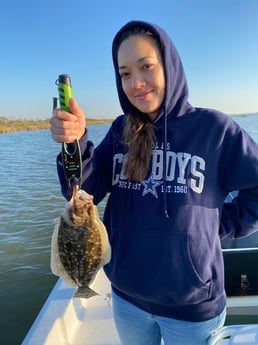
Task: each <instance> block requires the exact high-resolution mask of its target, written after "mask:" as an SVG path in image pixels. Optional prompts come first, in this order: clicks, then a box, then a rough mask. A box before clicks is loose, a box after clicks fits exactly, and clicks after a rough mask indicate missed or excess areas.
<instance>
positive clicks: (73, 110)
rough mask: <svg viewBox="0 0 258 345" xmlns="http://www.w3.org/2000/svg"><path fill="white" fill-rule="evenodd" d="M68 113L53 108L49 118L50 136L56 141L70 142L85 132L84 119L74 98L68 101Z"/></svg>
mask: <svg viewBox="0 0 258 345" xmlns="http://www.w3.org/2000/svg"><path fill="white" fill-rule="evenodd" d="M69 107H70V113H68V112H66V111H64V110H61V109H55V110H54V111H53V115H52V117H51V119H50V131H51V134H52V138H53V139H54V140H55V141H56V142H58V143H62V142H65V143H71V142H73V141H74V140H76V139H80V138H81V137H82V136H83V135H84V133H85V126H86V119H85V116H84V112H83V110H82V109H81V108H80V107H79V105H78V103H77V102H76V101H75V99H72V98H71V99H70V101H69Z"/></svg>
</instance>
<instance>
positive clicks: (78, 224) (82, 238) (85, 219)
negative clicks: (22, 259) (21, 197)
mask: <svg viewBox="0 0 258 345" xmlns="http://www.w3.org/2000/svg"><path fill="white" fill-rule="evenodd" d="M92 199H93V198H92V196H90V195H89V194H87V193H86V192H85V191H82V190H79V191H75V192H74V194H73V197H72V199H71V200H70V202H69V203H68V204H67V205H66V208H65V211H64V212H63V214H62V215H61V217H60V219H59V222H58V224H57V226H56V228H55V230H54V233H53V237H52V245H51V269H52V272H53V273H54V274H57V275H59V276H60V277H62V278H63V280H64V281H66V282H67V283H68V284H69V285H71V286H75V287H77V291H76V292H75V294H74V297H82V298H90V297H92V296H94V295H96V294H97V293H96V292H94V291H93V290H92V289H91V288H90V287H89V285H90V284H91V283H92V282H93V280H94V278H95V276H96V274H97V272H98V270H99V269H100V268H101V267H102V266H103V265H105V264H106V263H108V262H109V261H110V257H111V249H110V245H109V242H108V236H107V233H106V229H105V226H104V224H103V223H102V222H101V220H100V218H99V215H98V211H97V207H96V206H95V205H94V204H93V200H92Z"/></svg>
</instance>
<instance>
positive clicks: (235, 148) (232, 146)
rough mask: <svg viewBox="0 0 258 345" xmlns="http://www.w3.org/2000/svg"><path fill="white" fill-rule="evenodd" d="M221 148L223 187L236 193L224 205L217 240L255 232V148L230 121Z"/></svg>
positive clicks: (257, 180) (257, 176)
mask: <svg viewBox="0 0 258 345" xmlns="http://www.w3.org/2000/svg"><path fill="white" fill-rule="evenodd" d="M224 148H225V150H224V154H223V155H222V159H223V162H222V166H223V168H222V170H221V181H222V186H223V189H224V190H225V191H226V192H232V191H238V193H237V195H236V197H235V198H233V200H232V202H231V203H224V206H223V210H222V219H221V226H220V236H221V238H224V237H231V238H236V237H242V236H247V235H249V234H251V233H253V232H255V231H258V145H257V144H256V143H255V141H254V140H253V139H252V138H251V137H250V136H249V135H248V134H247V133H246V132H245V131H244V130H243V129H241V128H240V127H239V126H238V125H237V124H235V123H234V122H233V121H232V123H231V126H230V128H229V131H227V135H226V136H225V145H224Z"/></svg>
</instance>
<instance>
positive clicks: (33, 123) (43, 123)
mask: <svg viewBox="0 0 258 345" xmlns="http://www.w3.org/2000/svg"><path fill="white" fill-rule="evenodd" d="M257 114H258V113H246V114H231V115H229V116H231V117H233V118H234V117H239V116H250V115H257ZM113 120H114V119H89V118H87V120H86V121H87V126H90V125H103V124H106V123H111V122H113ZM49 128H50V124H49V120H33V119H14V120H11V119H8V118H7V117H4V116H0V134H4V133H11V132H20V131H35V130H39V129H49Z"/></svg>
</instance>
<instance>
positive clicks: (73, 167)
mask: <svg viewBox="0 0 258 345" xmlns="http://www.w3.org/2000/svg"><path fill="white" fill-rule="evenodd" d="M62 162H63V168H64V174H65V178H66V180H67V183H68V186H69V188H70V189H72V188H73V187H74V186H75V185H77V186H79V189H80V188H81V180H82V158H81V149H80V144H79V140H78V139H76V140H75V141H74V142H73V143H72V144H70V145H69V146H68V144H67V143H62Z"/></svg>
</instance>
